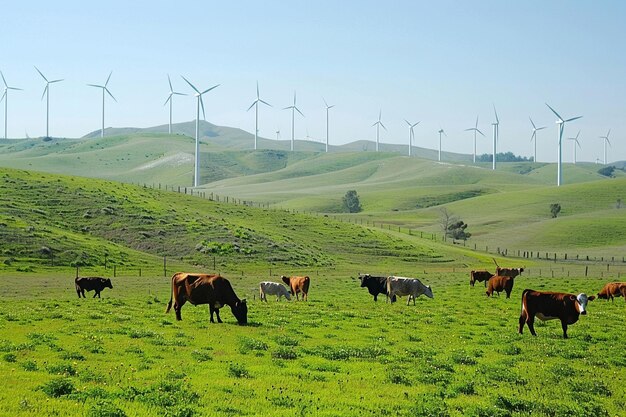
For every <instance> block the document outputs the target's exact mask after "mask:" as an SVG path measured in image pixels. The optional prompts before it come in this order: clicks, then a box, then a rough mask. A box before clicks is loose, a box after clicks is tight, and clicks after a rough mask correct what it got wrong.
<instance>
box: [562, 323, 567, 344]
mask: <svg viewBox="0 0 626 417" xmlns="http://www.w3.org/2000/svg"><path fill="white" fill-rule="evenodd" d="M561 327H562V328H563V339H567V322H566V321H565V320H561Z"/></svg>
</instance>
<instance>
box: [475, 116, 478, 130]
mask: <svg viewBox="0 0 626 417" xmlns="http://www.w3.org/2000/svg"><path fill="white" fill-rule="evenodd" d="M474 127H475V128H476V129H478V116H476V125H475V126H474Z"/></svg>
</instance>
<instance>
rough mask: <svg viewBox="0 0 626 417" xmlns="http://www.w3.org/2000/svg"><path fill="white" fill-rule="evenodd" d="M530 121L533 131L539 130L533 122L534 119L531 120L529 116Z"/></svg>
mask: <svg viewBox="0 0 626 417" xmlns="http://www.w3.org/2000/svg"><path fill="white" fill-rule="evenodd" d="M528 120H530V124H531V125H533V129H535V130H536V129H537V126H535V122H533V119H531V118H530V116H528Z"/></svg>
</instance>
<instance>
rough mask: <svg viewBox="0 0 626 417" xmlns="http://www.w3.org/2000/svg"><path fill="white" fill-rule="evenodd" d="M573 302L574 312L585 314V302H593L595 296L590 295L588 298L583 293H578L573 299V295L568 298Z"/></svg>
mask: <svg viewBox="0 0 626 417" xmlns="http://www.w3.org/2000/svg"><path fill="white" fill-rule="evenodd" d="M570 298H572V299H573V300H572V301H575V302H576V303H575V305H576V310H577V311H578V312H579V313H580V314H587V302H588V301H593V300H595V299H596V296H595V295H592V296H590V297H588V296H587V294H585V293H580V294H578V295H577V296H576V297H574V296H573V295H572V296H571V297H570Z"/></svg>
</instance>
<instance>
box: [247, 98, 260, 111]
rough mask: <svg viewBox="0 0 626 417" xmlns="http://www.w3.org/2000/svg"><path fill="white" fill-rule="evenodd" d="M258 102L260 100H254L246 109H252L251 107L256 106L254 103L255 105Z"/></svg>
mask: <svg viewBox="0 0 626 417" xmlns="http://www.w3.org/2000/svg"><path fill="white" fill-rule="evenodd" d="M258 102H259V100H254V101H253V102H252V104H250V107H248V110H246V111H250V109H251V108H253V107H254V105H255V104H257V103H258Z"/></svg>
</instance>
